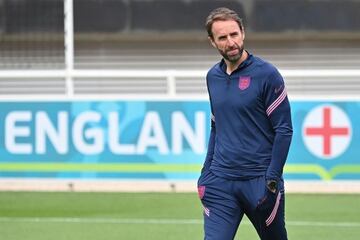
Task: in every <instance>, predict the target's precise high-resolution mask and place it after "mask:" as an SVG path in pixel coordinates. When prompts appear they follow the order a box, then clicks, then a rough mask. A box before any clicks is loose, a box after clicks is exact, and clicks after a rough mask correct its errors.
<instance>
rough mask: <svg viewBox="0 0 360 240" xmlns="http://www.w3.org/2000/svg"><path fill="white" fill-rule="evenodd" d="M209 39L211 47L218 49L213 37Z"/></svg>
mask: <svg viewBox="0 0 360 240" xmlns="http://www.w3.org/2000/svg"><path fill="white" fill-rule="evenodd" d="M208 39H209V41H210V43H211V45H212V46H213V47H214V48H216V44H215V42H214V39H213V38H212V37H210V36H209V37H208Z"/></svg>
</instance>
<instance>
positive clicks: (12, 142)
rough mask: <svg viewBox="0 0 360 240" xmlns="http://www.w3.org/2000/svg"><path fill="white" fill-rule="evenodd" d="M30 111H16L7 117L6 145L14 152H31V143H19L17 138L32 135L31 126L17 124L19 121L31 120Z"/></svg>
mask: <svg viewBox="0 0 360 240" xmlns="http://www.w3.org/2000/svg"><path fill="white" fill-rule="evenodd" d="M31 118H32V116H31V112H30V111H15V112H11V113H9V114H8V115H7V116H6V119H5V147H6V149H7V150H8V151H9V152H11V153H14V154H31V153H32V146H31V144H30V143H24V142H23V143H18V142H16V139H17V138H20V137H30V127H29V126H16V123H17V122H26V123H29V122H30V121H31Z"/></svg>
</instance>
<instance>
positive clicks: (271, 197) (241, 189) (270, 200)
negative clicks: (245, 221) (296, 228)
mask: <svg viewBox="0 0 360 240" xmlns="http://www.w3.org/2000/svg"><path fill="white" fill-rule="evenodd" d="M278 189H279V190H278V191H277V192H276V193H272V192H271V191H269V190H268V189H267V188H266V180H265V177H257V178H253V179H249V180H229V179H224V178H220V177H217V176H215V175H214V174H213V173H212V172H211V171H209V170H205V171H204V172H203V173H202V174H201V176H200V178H199V181H198V193H199V197H200V199H201V202H202V204H203V207H204V231H205V238H204V239H205V240H232V239H234V237H235V234H236V231H237V229H238V226H239V224H240V222H241V219H242V217H243V216H244V214H246V216H247V217H248V218H249V219H250V221H251V223H252V224H253V225H254V227H255V229H256V231H257V233H258V235H259V237H260V238H261V240H287V233H286V228H285V216H284V215H285V209H284V206H285V195H284V184H283V182H281V183H280V184H279V187H278Z"/></svg>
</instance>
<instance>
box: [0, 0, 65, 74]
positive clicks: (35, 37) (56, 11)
mask: <svg viewBox="0 0 360 240" xmlns="http://www.w3.org/2000/svg"><path fill="white" fill-rule="evenodd" d="M59 68H64V0H31V1H30V0H0V69H59Z"/></svg>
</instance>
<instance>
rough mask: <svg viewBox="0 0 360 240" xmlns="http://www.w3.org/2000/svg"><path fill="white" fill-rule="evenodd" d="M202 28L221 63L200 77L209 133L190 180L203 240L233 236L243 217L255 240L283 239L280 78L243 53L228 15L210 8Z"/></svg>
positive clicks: (237, 23)
mask: <svg viewBox="0 0 360 240" xmlns="http://www.w3.org/2000/svg"><path fill="white" fill-rule="evenodd" d="M206 29H207V32H208V38H209V40H210V43H211V44H212V46H213V47H215V48H216V49H217V50H218V51H219V53H220V54H221V55H222V57H223V59H222V60H221V61H220V62H219V63H217V64H216V65H215V66H213V67H212V68H211V69H210V70H209V72H208V74H207V77H206V79H207V87H208V92H209V97H210V105H211V112H212V118H211V134H210V139H209V146H208V152H207V156H206V159H205V163H204V166H203V169H202V171H201V176H200V178H199V181H198V191H199V197H200V199H201V201H202V204H203V207H204V230H205V239H206V240H228V239H229V240H230V239H234V237H235V234H236V231H237V229H238V226H239V224H240V222H241V219H242V217H243V216H244V214H246V216H247V217H248V218H249V219H250V221H251V223H252V224H253V225H254V227H255V228H256V231H257V233H258V235H259V236H260V238H261V239H262V240H283V239H287V233H286V228H285V219H284V215H285V214H284V204H285V195H284V182H283V178H282V173H283V167H284V164H285V161H286V158H287V154H288V150H289V146H290V142H291V137H292V124H291V116H290V105H289V101H288V98H287V94H286V89H285V85H284V81H283V79H282V77H281V75H280V74H279V72H278V71H277V69H276V68H275V67H274V66H272V65H271V64H269V63H267V62H265V61H264V60H262V59H260V58H258V57H256V56H253V55H252V54H250V53H249V52H247V51H246V50H244V39H245V32H244V26H243V24H242V21H241V19H240V18H239V16H238V15H237V14H236V13H235V12H234V11H232V10H230V9H227V8H218V9H215V10H213V11H212V12H211V13H210V15H209V16H208V17H207V20H206Z"/></svg>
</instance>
